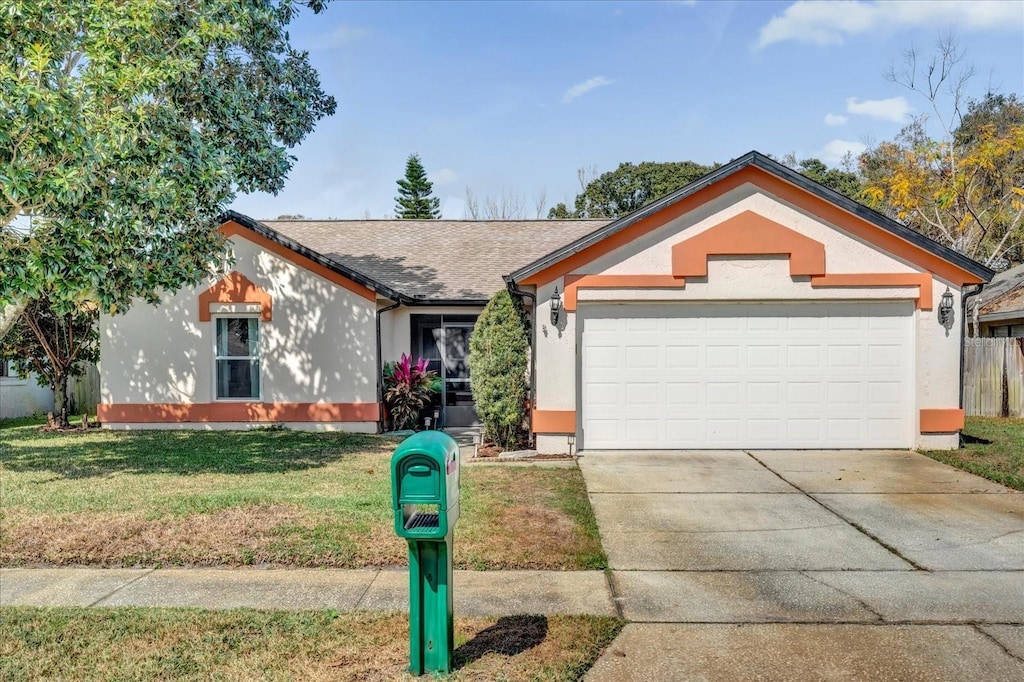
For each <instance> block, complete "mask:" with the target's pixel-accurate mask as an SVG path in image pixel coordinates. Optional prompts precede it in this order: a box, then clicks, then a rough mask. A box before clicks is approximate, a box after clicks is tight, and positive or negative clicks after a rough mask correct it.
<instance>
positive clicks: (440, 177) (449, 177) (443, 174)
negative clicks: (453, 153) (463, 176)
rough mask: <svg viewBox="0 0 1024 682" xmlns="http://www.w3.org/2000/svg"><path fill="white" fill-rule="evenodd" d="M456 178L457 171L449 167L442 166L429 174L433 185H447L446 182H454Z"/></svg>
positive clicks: (457, 176)
mask: <svg viewBox="0 0 1024 682" xmlns="http://www.w3.org/2000/svg"><path fill="white" fill-rule="evenodd" d="M458 179H459V175H458V173H456V172H455V171H453V170H452V169H451V168H442V169H441V170H439V171H437V172H436V173H431V174H430V181H431V182H432V183H434V184H435V185H447V184H448V183H451V182H455V181H456V180H458Z"/></svg>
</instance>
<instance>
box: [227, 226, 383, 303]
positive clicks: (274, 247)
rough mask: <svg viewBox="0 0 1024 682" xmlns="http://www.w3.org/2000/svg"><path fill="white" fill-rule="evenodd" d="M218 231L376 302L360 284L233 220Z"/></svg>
mask: <svg viewBox="0 0 1024 682" xmlns="http://www.w3.org/2000/svg"><path fill="white" fill-rule="evenodd" d="M220 231H221V234H223V235H224V236H225V237H229V238H230V237H234V236H235V235H241V236H242V237H243V238H245V239H248V240H249V241H251V242H252V243H253V244H256V245H257V246H259V247H261V248H263V249H265V250H267V251H270V252H271V253H274V254H277V255H278V256H280V257H281V258H284V259H285V260H288V261H291V262H292V263H294V264H295V265H298V266H299V267H300V268H303V269H305V270H309V271H310V272H312V273H314V274H316V275H319V276H320V277H323V278H324V279H326V280H327V281H328V282H332V283H334V284H337V285H338V286H340V287H344V288H345V289H348V290H349V291H351V292H353V293H356V294H359V295H360V296H362V297H363V298H365V299H366V300H368V301H376V300H377V293H376V292H375V291H373V289H370V288H368V287H364V286H363V285H362V284H359V283H358V282H353V281H352V280H350V279H349V278H348V277H345V276H344V275H339V274H338V273H336V272H335V271H334V270H331V269H329V268H326V267H324V266H323V265H320V264H319V263H317V262H316V261H314V260H311V259H309V258H306V257H305V256H303V255H301V254H298V253H296V252H294V251H292V250H291V249H289V248H288V247H287V246H282V245H281V244H278V243H277V242H275V241H272V240H270V239H267V238H266V237H264V236H263V235H261V234H257V233H256V232H253V231H252V230H250V229H247V228H246V227H244V226H242V225H239V224H238V223H236V222H235V221H234V220H228V221H227V222H225V223H224V224H223V225H221V226H220Z"/></svg>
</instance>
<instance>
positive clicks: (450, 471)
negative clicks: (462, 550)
mask: <svg viewBox="0 0 1024 682" xmlns="http://www.w3.org/2000/svg"><path fill="white" fill-rule="evenodd" d="M391 499H392V507H393V508H394V513H395V533H396V534H397V535H398V536H399V537H402V538H405V539H406V542H408V543H409V672H411V673H413V674H414V675H422V674H424V673H432V672H439V673H448V672H451V667H452V649H453V647H454V644H455V633H454V622H453V619H452V535H453V530H454V528H455V523H456V521H458V519H459V446H458V445H457V444H456V443H455V441H454V440H453V439H452V437H451V436H449V435H448V434H446V433H444V432H442V431H423V432H420V433H417V434H415V435H413V436H411V437H409V438H407V439H406V440H405V441H404V442H403V443H402V444H401V445H399V446H398V448H397V449H396V450H395V453H394V454H393V455H392V456H391Z"/></svg>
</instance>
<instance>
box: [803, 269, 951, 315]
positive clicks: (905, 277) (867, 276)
mask: <svg viewBox="0 0 1024 682" xmlns="http://www.w3.org/2000/svg"><path fill="white" fill-rule="evenodd" d="M811 286H812V287H893V286H896V287H904V286H917V287H918V292H917V308H918V309H919V310H931V309H932V276H931V275H930V274H928V273H927V272H924V273H916V272H906V273H902V272H880V273H875V274H871V273H864V274H849V275H848V274H839V275H822V276H820V277H811Z"/></svg>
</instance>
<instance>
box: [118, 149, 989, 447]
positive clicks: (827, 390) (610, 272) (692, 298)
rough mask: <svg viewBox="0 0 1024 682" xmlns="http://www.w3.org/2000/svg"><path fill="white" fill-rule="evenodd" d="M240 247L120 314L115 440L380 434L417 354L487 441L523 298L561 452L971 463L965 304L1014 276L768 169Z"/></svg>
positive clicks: (544, 426)
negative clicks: (492, 361) (521, 216)
mask: <svg viewBox="0 0 1024 682" xmlns="http://www.w3.org/2000/svg"><path fill="white" fill-rule="evenodd" d="M221 229H222V231H223V232H224V234H225V235H226V236H227V237H228V238H229V239H230V241H231V247H232V250H233V252H234V255H235V263H234V269H233V271H232V272H230V273H229V274H228V275H227V276H225V277H224V278H223V279H221V280H219V281H216V282H209V283H207V284H206V285H204V286H201V287H195V288H190V289H184V290H182V291H179V292H178V293H177V294H175V295H173V296H169V297H167V298H166V299H165V300H164V301H163V303H162V304H161V305H160V306H157V307H152V306H146V305H144V304H140V305H137V306H135V307H133V308H132V309H131V310H130V311H129V312H128V313H127V314H125V315H122V316H116V317H110V316H104V317H102V318H101V339H102V361H101V366H100V374H101V384H102V404H101V405H100V407H99V408H98V415H99V418H100V419H101V421H102V422H103V423H104V425H105V426H107V427H110V428H240V427H244V426H251V425H259V424H264V423H267V422H277V423H285V424H287V425H289V426H291V427H293V428H317V429H326V428H337V429H347V430H353V431H363V432H373V431H376V430H378V428H379V426H380V424H379V420H380V417H381V410H380V402H381V399H380V395H381V394H380V391H381V386H380V380H379V377H380V363H381V362H382V361H385V360H392V359H396V358H397V357H398V356H399V355H400V354H401V353H411V354H412V355H416V356H425V357H427V358H429V359H430V360H431V363H432V366H433V368H434V369H436V370H438V371H439V373H440V374H441V375H442V377H443V379H444V387H445V389H444V395H443V399H442V403H443V406H444V407H443V410H444V413H445V414H444V417H443V418H444V423H446V424H448V425H457V424H464V423H469V422H471V421H472V420H473V418H474V415H473V411H472V395H471V393H470V391H469V380H470V377H469V374H468V368H467V366H466V354H467V345H468V338H469V334H470V332H471V329H472V324H473V322H474V320H475V319H476V316H477V315H478V314H479V312H480V311H481V309H482V307H483V305H484V304H485V303H486V301H487V299H488V298H489V297H490V296H491V295H493V294H494V293H495V292H496V291H498V290H500V289H501V288H502V287H507V288H509V289H510V290H511V291H512V292H513V293H514V294H516V295H518V296H520V297H522V298H523V300H524V303H525V305H526V308H527V310H528V312H530V313H531V317H532V325H531V327H532V340H533V349H532V352H533V355H534V361H533V363H532V371H531V381H532V384H533V388H532V394H533V397H532V405H533V409H532V414H531V429H532V431H533V433H534V435H535V436H536V444H537V447H538V449H539V450H540V451H541V452H551V453H556V452H567V451H569V449H570V448H573V449H584V450H585V449H590V450H594V449H654V448H656V449H673V448H680V449H683V448H685V449H701V448H707V449H729V448H804V449H821V448H912V447H930V448H944V447H945V448H951V447H956V446H957V443H958V435H957V434H958V432H959V430H960V429H961V428H962V426H963V410H962V409H961V404H960V362H961V338H962V335H963V332H962V322H963V314H962V309H961V307H960V301H961V293H962V292H964V290H965V288H967V289H968V290H970V289H971V288H972V287H974V286H976V285H978V284H980V283H983V282H986V281H988V280H989V279H991V277H992V275H993V273H992V271H990V270H989V269H988V268H986V267H984V266H982V265H980V264H979V263H976V262H974V261H972V260H970V259H968V258H966V257H964V256H962V255H961V254H958V253H956V252H954V251H952V250H950V249H948V248H946V247H944V246H941V245H940V244H937V243H935V242H933V241H931V240H929V239H927V238H925V237H923V236H921V235H919V234H917V233H915V232H913V231H911V230H909V229H907V228H905V227H903V226H902V225H900V224H898V223H895V222H893V221H891V220H888V219H887V218H885V217H884V216H882V215H880V214H878V213H875V212H873V211H871V210H869V209H867V208H865V207H863V206H861V205H859V204H857V203H856V202H853V201H850V200H849V199H847V198H845V197H843V196H841V195H838V194H836V193H835V192H832V191H831V190H829V189H827V188H825V187H822V186H820V185H818V184H816V183H814V182H813V181H810V180H808V179H807V178H804V177H803V176H801V175H799V174H797V173H795V172H793V171H791V170H789V169H787V168H785V167H783V166H781V165H779V164H778V163H776V162H774V161H772V160H770V159H768V158H767V157H765V156H763V155H761V154H758V153H756V152H751V153H749V154H746V155H744V156H743V157H740V158H739V159H736V160H735V161H733V162H731V163H729V164H727V165H725V166H723V167H721V168H719V169H718V170H716V171H714V172H713V173H711V174H709V175H708V176H706V177H704V178H702V179H700V180H698V181H696V182H694V183H692V184H690V185H688V186H687V187H684V188H682V189H680V190H678V191H676V192H674V193H672V194H670V195H668V196H666V197H663V198H662V199H660V200H658V201H656V202H654V203H652V204H650V205H648V206H646V207H645V208H643V209H641V210H640V211H637V212H636V213H633V214H631V215H628V216H625V217H623V218H620V219H618V220H615V221H611V222H609V221H579V220H577V221H561V220H540V221H445V220H436V221H365V220H361V221H262V222H258V221H255V220H252V219H251V218H248V217H246V216H242V215H239V214H237V213H229V214H227V215H226V216H225V219H224V222H223V225H222V226H221Z"/></svg>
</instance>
